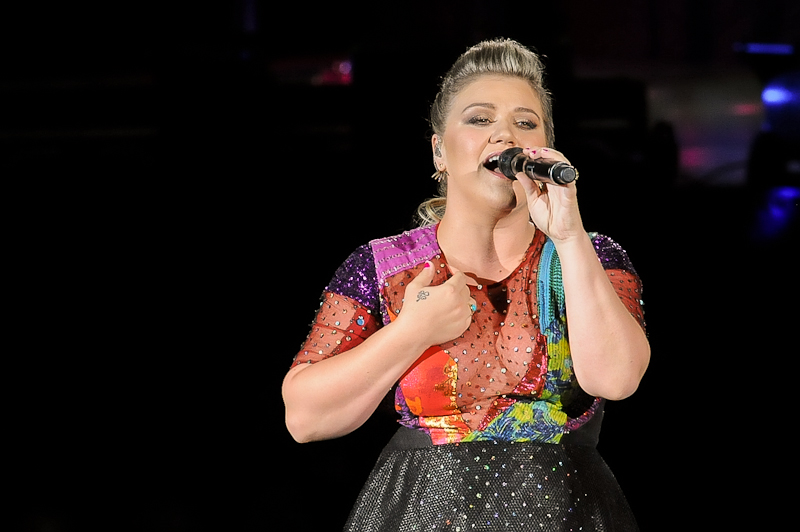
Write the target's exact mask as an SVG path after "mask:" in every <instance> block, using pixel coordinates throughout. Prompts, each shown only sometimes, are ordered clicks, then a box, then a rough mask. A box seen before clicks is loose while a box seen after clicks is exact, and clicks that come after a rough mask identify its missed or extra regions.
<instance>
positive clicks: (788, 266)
mask: <svg viewBox="0 0 800 532" xmlns="http://www.w3.org/2000/svg"><path fill="white" fill-rule="evenodd" d="M109 4H111V3H99V2H97V3H80V4H77V5H75V4H68V3H63V2H62V3H58V4H55V5H51V4H47V3H36V4H34V5H26V6H25V7H16V8H3V13H2V14H1V15H0V24H2V32H0V33H1V34H2V39H3V41H2V56H0V57H2V69H0V70H1V72H0V113H1V114H0V176H2V178H3V182H4V184H5V185H6V187H5V188H6V190H7V192H6V194H4V197H3V199H4V202H3V203H4V204H5V209H4V211H5V214H6V216H5V217H4V218H5V221H6V231H5V235H6V242H7V245H6V253H5V254H4V257H5V261H4V262H5V263H6V264H7V265H8V268H9V269H8V270H7V272H8V273H7V274H6V286H7V287H8V289H7V290H6V293H7V294H8V296H7V301H8V302H9V305H8V306H7V308H8V309H9V314H10V315H9V318H10V319H8V321H7V328H8V330H9V333H10V334H8V336H7V338H8V341H7V343H6V347H5V349H4V352H5V356H4V360H5V361H6V364H5V367H6V370H5V371H4V372H3V374H4V386H3V389H4V391H5V392H6V393H5V394H4V396H5V401H4V405H3V407H4V408H3V412H4V416H3V418H4V419H3V421H4V422H3V429H4V430H3V440H4V441H5V442H7V443H10V445H8V447H7V449H8V450H7V451H6V452H5V453H4V461H3V462H4V463H3V469H2V479H3V483H4V484H6V485H7V487H6V489H5V490H4V491H5V493H6V494H7V498H6V500H5V501H4V502H6V505H5V506H6V510H4V513H3V519H4V523H7V524H6V525H3V526H2V529H3V530H20V531H30V532H62V531H85V530H124V531H170V532H172V531H176V532H177V531H195V530H203V531H205V530H247V531H251V530H274V529H290V530H338V529H340V528H341V526H342V524H343V522H344V520H345V518H346V516H347V513H348V511H349V508H350V505H351V504H352V502H353V500H354V498H355V496H356V494H357V492H358V489H359V487H360V486H361V484H362V483H363V481H364V479H365V477H366V475H367V473H368V471H369V470H370V468H371V466H372V464H373V462H374V460H375V458H376V456H377V454H378V452H379V451H380V448H381V446H382V444H383V442H385V441H386V439H388V437H389V435H390V434H391V432H392V430H393V428H394V422H393V421H392V419H391V417H385V416H378V415H376V416H375V418H374V419H372V420H370V421H369V422H368V423H367V425H365V426H364V427H362V428H361V429H359V430H358V431H356V432H355V433H354V434H352V435H350V436H348V437H345V438H342V439H339V440H336V441H330V442H320V443H313V444H307V445H299V444H296V443H294V442H293V441H292V440H291V437H290V436H289V435H288V433H287V432H286V430H285V427H284V425H283V405H282V401H281V398H280V384H281V380H282V377H283V375H284V374H285V372H286V370H287V369H288V366H289V364H290V363H291V360H292V357H293V355H294V353H295V352H296V350H297V349H298V348H299V346H300V344H301V343H302V341H303V339H304V338H305V335H306V333H307V327H308V324H309V323H310V322H311V320H312V318H313V315H314V312H315V310H316V307H317V298H318V296H319V293H320V292H321V290H322V289H323V287H324V286H325V285H326V283H327V281H328V280H329V279H330V276H331V275H332V273H333V271H334V269H335V268H336V267H337V266H338V264H339V263H341V261H343V260H344V259H345V258H346V257H347V256H348V255H349V253H350V252H351V251H352V250H353V249H354V248H355V247H356V246H358V245H361V244H363V243H366V242H367V241H368V240H370V239H372V238H377V237H382V236H387V235H389V234H394V233H397V232H400V231H403V230H405V229H409V228H410V227H411V217H412V214H413V212H414V209H415V207H416V205H417V204H418V203H419V202H420V201H421V200H423V199H425V198H426V197H429V196H430V195H432V194H433V193H434V191H435V186H434V185H435V184H434V183H433V182H432V181H431V180H430V179H429V178H428V176H429V175H430V174H431V173H432V172H433V168H432V164H431V152H430V143H429V136H428V134H429V133H428V130H427V124H426V121H425V117H426V115H427V109H428V106H429V104H430V102H431V101H432V99H433V97H434V95H435V92H436V84H437V82H438V80H439V77H440V76H441V75H442V74H444V72H445V71H446V69H447V68H448V67H449V66H450V64H452V62H453V61H454V60H455V58H456V57H457V56H458V55H459V54H460V53H461V52H463V51H464V50H465V49H466V48H467V47H468V46H470V45H472V44H474V43H476V42H478V41H479V40H481V39H484V38H492V37H497V36H504V37H511V38H515V39H517V40H519V41H521V42H522V43H524V44H526V45H529V46H533V47H535V48H536V49H537V50H538V51H539V52H540V53H541V54H543V55H544V56H546V64H547V67H548V73H549V78H548V79H549V84H550V87H551V89H552V91H553V93H554V98H555V121H556V145H557V147H558V148H559V149H560V150H561V151H563V152H564V153H565V154H567V156H568V157H569V158H570V160H571V161H572V162H573V163H574V164H575V165H576V166H577V167H578V168H580V170H581V176H582V178H581V181H580V190H581V200H582V212H583V216H584V220H585V225H586V228H587V230H592V231H600V232H603V233H605V234H608V235H610V236H612V237H613V238H614V239H615V240H617V241H618V242H620V243H621V244H622V245H623V247H625V248H626V249H627V250H628V252H629V254H630V257H631V259H632V260H633V262H634V264H635V266H636V267H637V269H638V271H639V273H640V275H641V276H642V278H643V280H644V286H645V294H644V297H645V301H646V312H647V315H646V318H647V322H648V332H649V334H650V339H651V344H652V352H653V357H652V363H651V367H650V370H649V372H648V374H647V375H646V377H645V379H644V381H643V382H642V385H641V387H640V390H639V391H638V392H637V393H636V395H634V396H633V397H631V398H630V399H627V400H625V401H622V402H619V403H613V404H610V405H609V407H608V409H607V415H606V422H605V426H604V431H603V434H602V437H601V443H600V450H601V452H602V454H603V456H604V457H605V458H606V460H607V462H608V463H609V465H610V466H611V468H612V469H613V471H614V472H615V473H616V475H617V477H618V479H619V481H620V483H621V485H622V487H623V489H624V490H625V492H626V494H627V496H628V498H629V500H630V502H631V505H632V506H633V509H634V511H635V512H636V514H637V516H638V519H639V521H640V524H641V527H642V529H643V530H669V529H676V528H677V529H681V530H684V529H690V530H695V529H697V530H704V529H709V528H713V529H738V528H739V527H740V525H741V523H743V522H747V521H749V520H751V519H755V520H757V521H756V522H758V523H761V524H760V525H758V526H759V527H761V528H765V529H767V528H770V526H773V525H775V524H776V523H778V522H779V521H780V520H782V519H783V518H784V517H785V515H791V510H792V509H791V508H790V507H787V503H788V501H790V500H791V498H790V496H789V494H787V493H784V492H782V491H781V490H782V489H784V488H782V487H781V486H784V485H785V483H789V484H790V485H791V481H792V478H791V477H792V476H793V475H794V472H793V468H794V466H793V465H792V462H791V460H792V458H791V457H792V456H793V455H792V454H789V453H788V449H784V448H783V447H782V446H781V442H782V441H783V440H785V433H786V431H788V430H789V429H791V427H792V425H793V424H794V423H793V421H794V415H793V414H794V408H793V407H794V403H793V401H792V399H791V397H790V395H789V390H790V389H791V386H792V382H791V376H792V368H793V367H794V366H793V359H794V354H795V353H796V345H795V344H793V343H789V338H790V332H791V329H790V327H791V326H793V325H794V324H795V323H796V316H797V312H796V310H795V301H796V296H797V281H796V277H795V275H796V274H795V272H796V268H795V267H794V266H793V262H792V257H793V255H792V252H793V251H794V248H796V247H797V246H796V243H797V223H796V218H797V195H796V192H795V191H796V190H797V189H796V188H795V189H792V188H786V187H787V186H794V187H798V186H800V185H798V173H800V168H799V167H800V162H798V158H800V149H798V143H797V142H798V141H797V137H798V136H797V130H796V124H797V123H798V121H797V104H796V102H797V101H800V100H798V98H800V96H798V94H797V92H795V95H794V98H796V100H794V102H795V103H791V102H790V103H789V104H786V105H782V106H777V107H775V106H773V107H769V106H765V105H764V104H763V103H762V99H761V91H762V90H763V89H764V88H765V87H768V86H771V85H769V84H770V83H773V82H774V79H775V77H776V76H779V75H786V74H787V73H790V72H796V71H797V70H798V52H797V46H798V45H800V42H798V34H797V31H798V30H797V28H798V27H800V18H799V17H798V7H797V4H796V3H795V2H792V1H790V0H785V1H783V0H764V1H761V2H758V3H757V4H756V5H754V4H752V2H744V1H721V0H720V1H714V0H691V1H690V0H686V1H683V0H679V1H669V0H650V1H645V2H635V1H633V0H628V1H622V2H613V3H612V2H602V3H601V2H589V1H578V0H572V1H556V2H551V3H547V4H541V5H539V4H530V3H522V4H513V3H500V2H486V1H479V0H473V1H465V2H454V1H447V0H442V1H437V2H406V3H375V4H374V5H367V4H361V3H358V4H354V5H351V4H347V3H338V4H334V3H328V4H323V5H314V4H309V5H302V6H301V5H297V6H291V7H287V6H284V5H279V4H277V3H274V2H267V1H262V0H238V1H230V2H212V3H197V2H179V3H171V4H169V6H168V7H166V6H165V5H162V4H158V5H155V4H154V5H149V6H148V5H146V4H143V3H141V2H136V3H134V2H115V3H113V6H111V5H109ZM356 6H357V7H356ZM737 43H740V44H739V45H737ZM741 43H779V44H789V45H794V49H793V52H791V53H789V54H788V55H774V54H748V53H745V52H744V50H745V48H744V47H743V46H742V45H741ZM349 68H352V70H348V69H349ZM337 72H338V74H337ZM348 73H349V76H348V75H346V74H348ZM795 76H796V74H795ZM792 79H796V77H795V78H792ZM790 85H791V84H790ZM794 88H795V89H797V84H796V82H795V85H794ZM792 113H794V114H792ZM787 123H788V124H789V125H788V126H787V125H786V124H787ZM775 124H779V125H778V126H776V125H775ZM792 124H794V126H793V125H792ZM793 128H794V129H793ZM778 187H783V188H778ZM783 222H786V223H783ZM773 492H777V493H783V495H779V496H777V498H774V497H776V496H775V495H773ZM9 494H10V495H9ZM287 523H288V524H287Z"/></svg>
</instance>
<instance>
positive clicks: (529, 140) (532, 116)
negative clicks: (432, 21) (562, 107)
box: [432, 75, 547, 210]
mask: <svg viewBox="0 0 800 532" xmlns="http://www.w3.org/2000/svg"><path fill="white" fill-rule="evenodd" d="M543 117H544V113H543V111H542V104H541V102H540V101H539V97H538V96H537V95H536V92H535V91H534V90H533V88H531V86H530V85H529V84H528V82H527V81H524V80H521V79H518V78H512V77H507V76H496V75H492V76H483V77H480V78H478V79H476V80H475V81H473V82H472V83H470V84H469V85H467V86H466V87H464V88H463V89H462V90H461V92H460V93H458V95H457V96H456V97H455V98H454V99H453V102H452V106H451V107H450V111H449V114H448V116H447V120H446V123H445V131H444V134H443V135H442V137H441V138H439V137H438V136H436V135H434V138H433V140H432V142H433V147H434V158H435V159H436V162H437V163H442V164H444V167H445V168H446V170H447V173H448V174H449V177H448V179H447V203H448V210H449V209H450V207H451V205H453V204H454V203H456V202H466V203H465V205H466V206H467V208H483V207H488V208H491V209H495V210H498V209H499V210H513V209H514V208H516V207H524V206H525V204H526V201H525V193H524V191H523V190H522V186H521V185H520V184H519V183H517V182H516V181H512V180H510V179H508V178H507V177H505V176H504V175H503V174H502V173H501V172H500V171H499V169H497V165H496V164H494V165H493V164H492V163H491V161H490V159H492V158H493V157H495V156H496V155H498V154H499V153H500V152H502V151H503V150H505V149H507V148H513V147H520V148H530V147H542V146H547V141H546V139H545V128H544V123H543ZM437 142H441V145H440V150H441V156H437V155H436V145H437ZM515 183H516V185H515Z"/></svg>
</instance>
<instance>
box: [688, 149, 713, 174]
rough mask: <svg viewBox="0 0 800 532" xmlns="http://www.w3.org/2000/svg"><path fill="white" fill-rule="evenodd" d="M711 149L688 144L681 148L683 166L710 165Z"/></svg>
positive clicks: (697, 166)
mask: <svg viewBox="0 0 800 532" xmlns="http://www.w3.org/2000/svg"><path fill="white" fill-rule="evenodd" d="M710 160H711V150H710V149H709V148H704V147H702V146H686V147H685V148H682V149H681V166H682V167H683V168H687V169H688V168H700V167H704V166H708V165H709V164H710Z"/></svg>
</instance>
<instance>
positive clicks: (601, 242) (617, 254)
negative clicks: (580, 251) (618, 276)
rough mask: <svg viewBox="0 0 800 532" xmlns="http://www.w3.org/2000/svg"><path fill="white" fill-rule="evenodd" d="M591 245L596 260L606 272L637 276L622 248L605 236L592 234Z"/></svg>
mask: <svg viewBox="0 0 800 532" xmlns="http://www.w3.org/2000/svg"><path fill="white" fill-rule="evenodd" d="M592 244H594V249H595V250H596V251H597V258H598V259H600V263H601V264H602V265H603V268H604V269H606V270H626V271H629V272H631V273H633V274H634V275H638V274H637V273H636V270H635V269H634V268H633V264H632V263H631V261H630V259H629V258H628V254H627V253H626V252H625V250H624V249H622V246H620V245H619V244H617V243H616V242H614V241H613V240H612V239H611V238H609V237H607V236H605V235H599V234H592Z"/></svg>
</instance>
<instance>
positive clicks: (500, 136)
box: [489, 120, 519, 146]
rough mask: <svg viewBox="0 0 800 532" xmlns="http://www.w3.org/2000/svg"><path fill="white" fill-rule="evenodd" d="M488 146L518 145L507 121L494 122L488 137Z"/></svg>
mask: <svg viewBox="0 0 800 532" xmlns="http://www.w3.org/2000/svg"><path fill="white" fill-rule="evenodd" d="M489 143H490V144H508V145H509V146H516V145H518V144H519V142H518V141H517V137H516V136H515V135H514V129H513V128H512V127H511V124H510V123H509V122H508V121H507V120H498V121H497V122H495V129H494V131H492V134H491V136H490V137H489Z"/></svg>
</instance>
